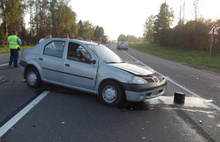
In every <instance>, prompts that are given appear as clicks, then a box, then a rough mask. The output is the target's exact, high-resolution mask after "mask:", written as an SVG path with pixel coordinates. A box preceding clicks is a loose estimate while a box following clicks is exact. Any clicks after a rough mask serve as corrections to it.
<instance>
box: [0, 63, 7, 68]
mask: <svg viewBox="0 0 220 142" xmlns="http://www.w3.org/2000/svg"><path fill="white" fill-rule="evenodd" d="M7 65H8V63H7V64H1V65H0V67H3V66H7Z"/></svg>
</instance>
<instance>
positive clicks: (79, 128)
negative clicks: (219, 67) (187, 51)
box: [0, 44, 220, 142]
mask: <svg viewBox="0 0 220 142" xmlns="http://www.w3.org/2000/svg"><path fill="white" fill-rule="evenodd" d="M107 46H108V47H109V48H110V49H111V50H113V51H114V52H115V53H117V54H118V55H119V56H121V57H122V58H123V59H124V60H125V61H127V62H130V63H133V64H138V65H142V66H145V65H147V66H150V67H152V68H153V69H155V70H156V71H157V73H158V74H160V75H163V76H165V77H166V78H167V79H168V88H167V91H166V92H165V94H164V96H161V97H159V98H155V99H151V100H147V101H145V102H143V103H126V104H123V105H122V106H120V107H107V106H104V105H102V104H101V103H99V101H98V100H97V98H96V97H95V96H93V95H91V94H87V93H83V92H79V91H76V90H70V89H67V88H62V87H58V86H54V85H50V84H43V86H42V87H41V88H38V89H31V88H29V87H27V85H26V83H25V82H24V80H23V78H22V76H21V75H20V73H19V70H18V68H13V67H8V66H7V62H8V58H9V57H8V54H0V90H1V91H0V92H1V93H0V126H1V128H0V134H1V131H6V130H5V127H4V126H5V125H6V124H9V123H10V124H12V123H14V122H13V121H11V120H14V119H13V118H15V117H17V116H18V114H20V112H23V111H25V110H26V106H31V109H30V110H29V111H27V113H26V114H24V116H22V117H21V119H19V120H17V121H16V123H15V124H14V125H13V126H12V127H9V130H7V131H6V132H5V133H4V134H2V136H1V135H0V137H1V140H0V141H1V142H21V141H22V142H30V141H32V142H61V141H62V142H75V141H77V142H79V141H80V142H125V141H126V142H142V141H146V142H161V141H169V142H176V141H178V142H189V141H192V142H212V141H213V142H214V141H220V137H219V134H220V110H219V106H220V98H219V93H218V92H220V86H219V85H220V77H219V74H215V73H210V72H207V71H201V70H197V69H194V68H190V67H187V66H184V65H181V64H178V63H175V62H172V61H167V60H164V59H161V58H158V57H155V56H151V55H148V54H145V53H142V52H139V51H136V50H134V49H132V48H129V50H128V51H121V50H116V44H109V45H107ZM46 91H49V92H48V93H46V94H45V92H46ZM175 92H183V93H185V94H186V98H185V104H184V105H178V104H174V103H173V94H174V93H175ZM43 95H45V96H44V97H42V96H43ZM38 97H42V99H40V100H39V103H36V102H35V101H36V100H38V99H39V98H38ZM32 101H34V102H32ZM3 128H4V130H3Z"/></svg>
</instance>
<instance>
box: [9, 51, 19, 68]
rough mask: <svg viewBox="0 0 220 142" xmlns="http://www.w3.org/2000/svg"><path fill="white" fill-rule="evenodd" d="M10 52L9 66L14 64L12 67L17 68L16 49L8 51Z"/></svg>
mask: <svg viewBox="0 0 220 142" xmlns="http://www.w3.org/2000/svg"><path fill="white" fill-rule="evenodd" d="M10 50H11V55H10V61H9V65H11V64H12V62H14V66H18V49H10Z"/></svg>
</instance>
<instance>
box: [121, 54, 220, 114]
mask: <svg viewBox="0 0 220 142" xmlns="http://www.w3.org/2000/svg"><path fill="white" fill-rule="evenodd" d="M123 52H124V53H125V54H127V55H128V56H130V57H131V58H133V59H134V60H136V61H137V62H139V63H140V64H142V65H143V66H146V67H149V66H147V65H145V64H144V63H142V62H141V61H139V60H138V59H136V58H135V57H133V56H131V55H130V54H128V53H127V52H125V51H123ZM156 73H157V74H159V75H161V76H163V77H165V78H166V79H167V80H168V81H170V82H172V83H173V84H174V85H176V86H178V87H180V88H181V89H183V90H185V91H186V92H188V93H189V94H191V95H193V96H194V97H198V98H202V97H201V96H199V95H198V94H196V93H194V92H192V91H190V90H189V89H187V88H186V87H184V86H182V85H180V84H179V83H177V82H175V81H173V80H172V79H170V78H168V77H166V76H165V75H163V74H161V73H159V72H157V71H156ZM202 99H203V98H202ZM207 104H208V105H210V106H211V107H212V108H214V109H216V110H218V111H219V112H220V107H219V106H217V105H215V104H213V103H210V102H209V103H207Z"/></svg>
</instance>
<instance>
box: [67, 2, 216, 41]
mask: <svg viewBox="0 0 220 142" xmlns="http://www.w3.org/2000/svg"><path fill="white" fill-rule="evenodd" d="M164 1H165V0H71V1H70V3H69V5H70V6H71V7H72V9H73V11H74V12H76V14H77V20H82V21H87V20H89V21H90V22H91V23H92V24H93V25H94V26H96V25H98V26H101V27H103V28H104V30H105V34H106V35H109V36H110V37H111V39H112V40H113V39H117V38H118V36H119V35H120V34H125V35H135V36H136V37H139V36H142V35H143V25H144V23H145V21H146V19H147V18H148V17H149V16H150V15H152V14H153V15H157V14H158V13H159V10H160V6H161V4H162V3H163V2H164ZM193 1H194V0H185V14H184V16H185V19H193V18H195V14H194V7H193ZM183 2H184V0H166V3H167V4H168V5H169V7H170V8H172V9H173V10H174V14H175V21H177V20H178V19H179V18H180V14H179V13H180V6H181V5H183ZM199 2H200V5H199V16H203V17H204V18H206V19H208V18H213V19H214V20H216V19H217V18H218V19H220V11H219V6H220V0H199Z"/></svg>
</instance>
